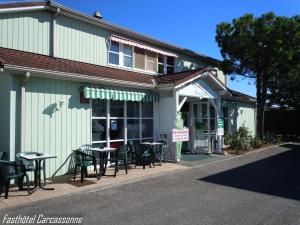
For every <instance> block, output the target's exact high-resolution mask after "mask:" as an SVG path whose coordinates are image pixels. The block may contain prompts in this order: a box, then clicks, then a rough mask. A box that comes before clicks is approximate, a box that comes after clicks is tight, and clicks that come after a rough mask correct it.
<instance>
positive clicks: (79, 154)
mask: <svg viewBox="0 0 300 225" xmlns="http://www.w3.org/2000/svg"><path fill="white" fill-rule="evenodd" d="M73 154H74V166H75V169H74V181H75V179H76V173H77V168H78V167H79V168H80V174H81V175H80V181H81V183H83V181H84V177H87V175H88V174H87V168H88V167H89V166H93V165H94V163H93V162H92V161H91V160H90V158H89V156H90V155H88V154H86V153H85V152H83V151H82V150H81V149H77V150H74V151H73ZM95 170H96V177H97V178H98V170H97V167H95Z"/></svg>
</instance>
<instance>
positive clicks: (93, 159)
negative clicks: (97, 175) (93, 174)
mask: <svg viewBox="0 0 300 225" xmlns="http://www.w3.org/2000/svg"><path fill="white" fill-rule="evenodd" d="M92 148H93V145H88V144H86V145H81V146H80V148H79V149H80V150H81V151H82V152H84V153H85V154H86V157H85V160H86V161H91V162H92V163H93V165H94V171H96V167H97V158H96V155H95V154H94V152H93V151H91V149H92Z"/></svg>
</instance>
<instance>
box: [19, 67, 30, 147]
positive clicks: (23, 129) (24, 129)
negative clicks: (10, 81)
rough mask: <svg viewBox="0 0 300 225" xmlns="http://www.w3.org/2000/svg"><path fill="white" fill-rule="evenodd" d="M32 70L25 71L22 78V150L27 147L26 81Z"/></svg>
mask: <svg viewBox="0 0 300 225" xmlns="http://www.w3.org/2000/svg"><path fill="white" fill-rule="evenodd" d="M30 76H31V75H30V72H28V71H27V72H26V73H25V77H24V78H23V79H22V84H21V149H20V151H21V152H22V151H24V149H25V138H26V137H25V134H26V122H25V119H26V115H25V113H26V108H25V106H26V83H27V81H28V80H29V78H30Z"/></svg>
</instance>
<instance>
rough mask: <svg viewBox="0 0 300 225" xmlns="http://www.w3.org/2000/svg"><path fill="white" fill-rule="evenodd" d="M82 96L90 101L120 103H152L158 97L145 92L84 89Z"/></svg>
mask: <svg viewBox="0 0 300 225" xmlns="http://www.w3.org/2000/svg"><path fill="white" fill-rule="evenodd" d="M83 94H84V97H85V98H88V99H89V98H91V99H110V100H120V101H137V102H140V101H143V102H154V101H156V102H157V101H159V95H158V94H154V93H146V92H135V91H123V90H111V89H105V88H93V87H84V88H83Z"/></svg>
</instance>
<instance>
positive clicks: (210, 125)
mask: <svg viewBox="0 0 300 225" xmlns="http://www.w3.org/2000/svg"><path fill="white" fill-rule="evenodd" d="M191 104H192V109H193V112H192V117H191V120H192V121H191V126H192V140H191V141H192V146H191V147H192V152H196V153H211V143H210V140H211V136H212V135H213V133H212V132H213V130H214V127H215V116H216V115H215V110H214V108H213V107H212V105H211V104H210V102H208V101H201V102H196V103H191Z"/></svg>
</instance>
